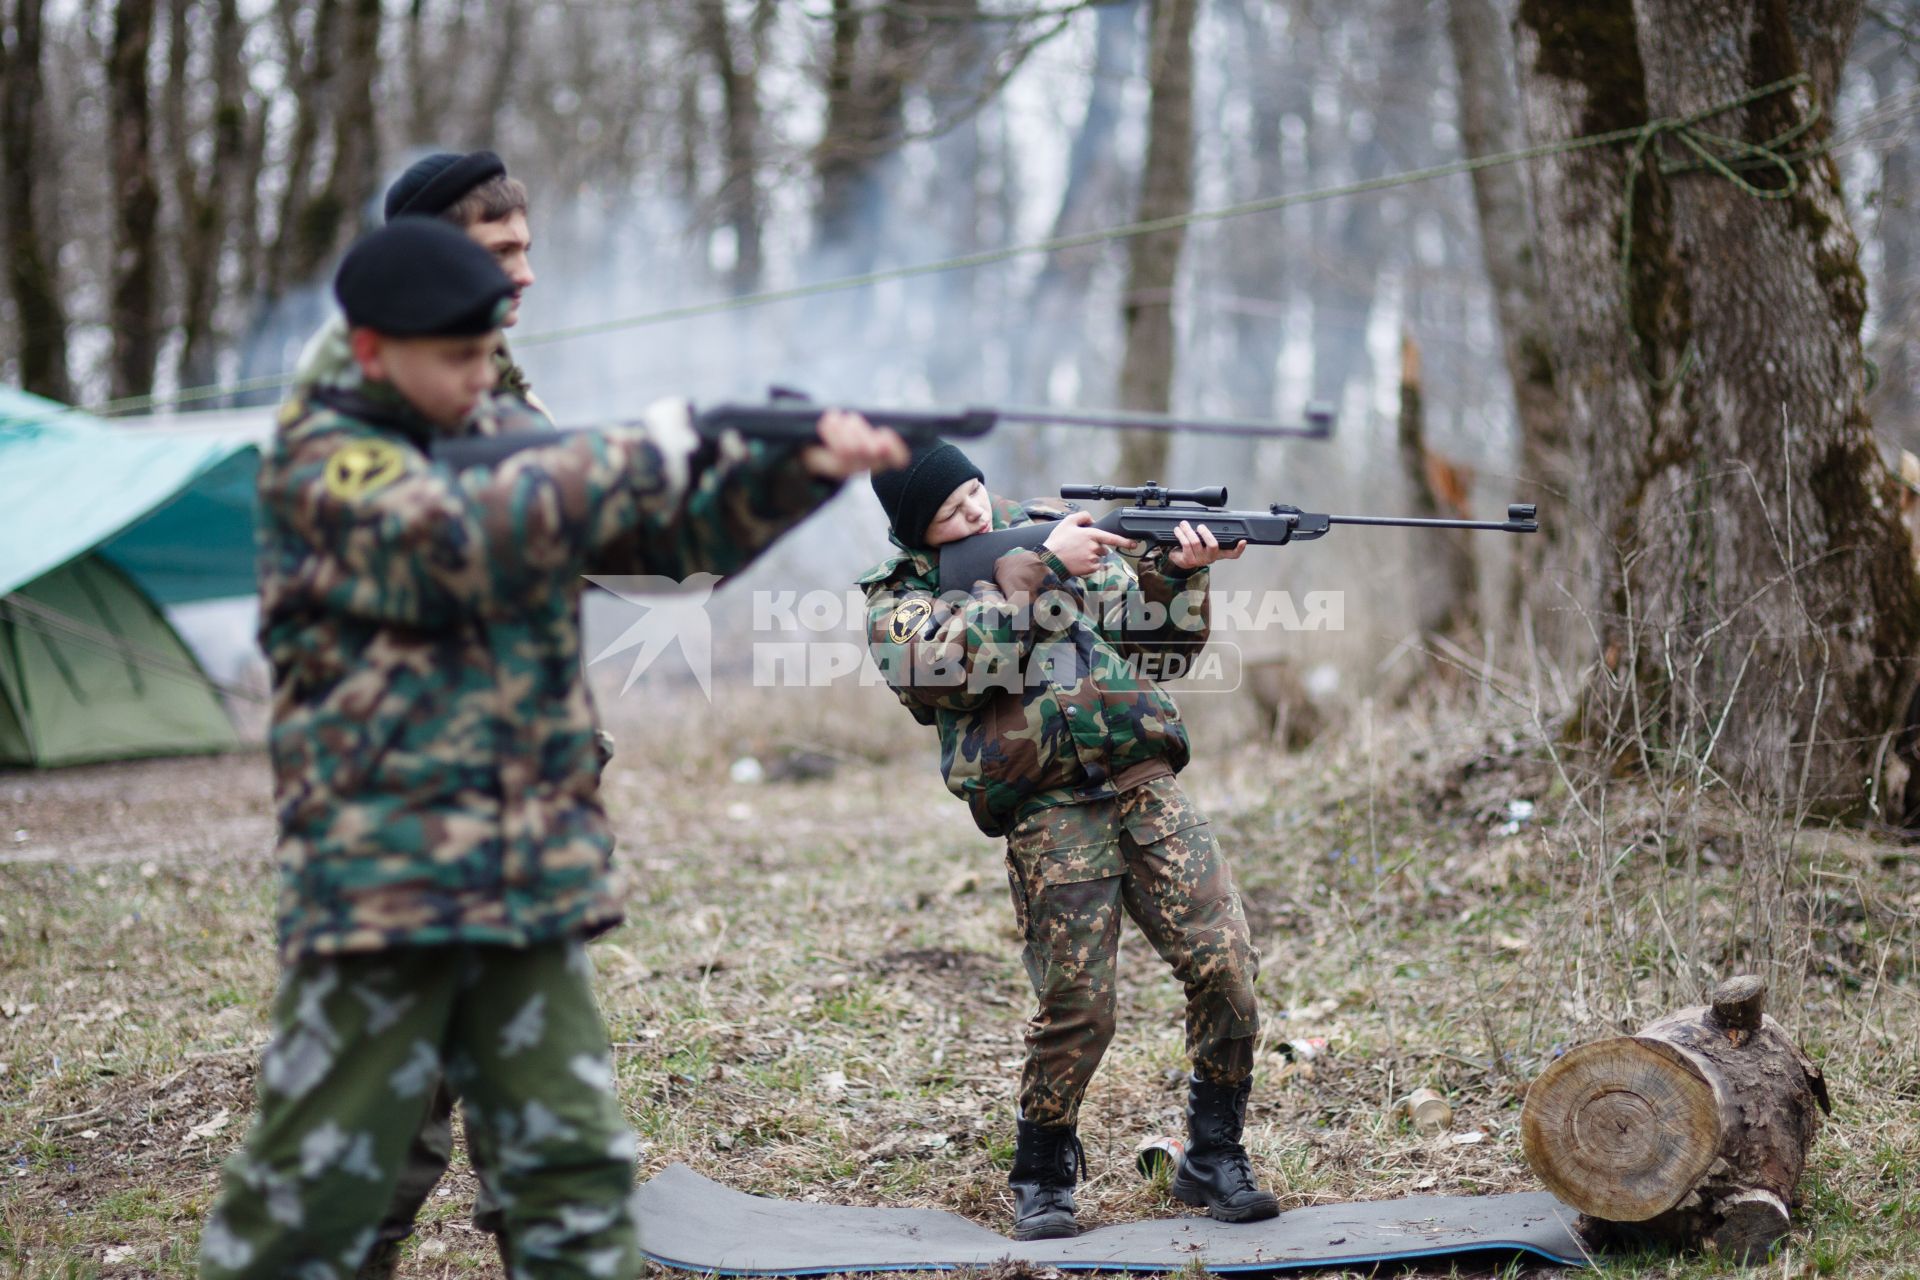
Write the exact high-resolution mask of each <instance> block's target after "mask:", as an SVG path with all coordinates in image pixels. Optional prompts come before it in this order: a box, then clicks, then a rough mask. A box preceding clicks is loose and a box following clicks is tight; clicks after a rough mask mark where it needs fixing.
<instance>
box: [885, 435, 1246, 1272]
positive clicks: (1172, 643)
mask: <svg viewBox="0 0 1920 1280" xmlns="http://www.w3.org/2000/svg"><path fill="white" fill-rule="evenodd" d="M873 487H874V491H875V493H876V494H877V495H878V496H879V498H880V500H881V505H882V506H884V507H885V508H886V510H887V516H888V520H889V522H890V524H891V526H892V533H893V540H894V542H895V543H896V545H898V546H899V548H900V551H899V554H897V555H895V556H893V557H892V558H891V559H889V560H887V561H886V562H885V563H883V564H881V565H880V566H878V567H877V568H875V569H874V570H873V571H871V572H870V573H868V574H867V575H866V576H865V577H863V578H861V579H860V584H861V585H862V586H863V587H864V588H865V589H866V593H867V632H868V643H869V646H870V648H871V651H872V653H873V656H874V660H875V662H876V663H877V664H878V666H879V667H880V670H881V671H882V673H883V674H884V675H885V676H886V678H887V682H888V684H889V685H890V686H891V687H892V688H893V690H894V692H895V694H896V695H897V696H898V697H899V699H900V701H901V702H902V703H903V704H905V706H906V707H907V709H908V710H909V711H911V712H912V713H913V716H914V718H915V719H916V720H918V721H920V723H922V724H925V725H929V726H932V727H933V728H935V729H937V730H938V732H939V735H940V761H941V769H942V771H943V772H944V773H945V775H946V780H947V786H948V788H949V789H950V790H951V791H953V793H954V794H955V795H957V796H959V797H960V798H962V799H964V800H965V801H966V802H967V804H968V807H969V808H970V809H971V810H972V814H973V819H974V822H975V823H976V824H977V825H978V826H979V828H980V829H981V830H982V831H984V832H986V833H987V834H988V835H991V836H1004V837H1006V840H1007V876H1008V881H1009V884H1010V886H1011V888H1012V892H1013V904H1014V911H1015V914H1016V917H1017V920H1018V923H1019V926H1020V929H1021V932H1022V934H1023V935H1024V937H1025V939H1026V946H1025V952H1024V956H1023V959H1024V962H1025V966H1026V970H1027V976H1028V978H1029V979H1030V980H1031V982H1032V983H1033V989H1034V995H1035V996H1036V997H1037V999H1038V1005H1039V1007H1038V1009H1037V1010H1036V1012H1035V1013H1034V1015H1033V1017H1032V1019H1031V1020H1030V1021H1029V1023H1028V1025H1027V1035H1026V1041H1027V1058H1026V1065H1025V1068H1024V1070H1023V1071H1022V1073H1021V1078H1020V1091H1019V1101H1020V1114H1019V1118H1018V1121H1017V1135H1018V1136H1017V1141H1016V1146H1015V1151H1014V1161H1013V1170H1012V1172H1011V1173H1010V1175H1009V1177H1008V1181H1009V1183H1010V1185H1011V1186H1012V1189H1013V1192H1014V1235H1015V1237H1016V1238H1017V1239H1022V1240H1031V1239H1045V1238H1050V1237H1057V1236H1070V1235H1073V1234H1075V1233H1076V1232H1077V1231H1078V1227H1077V1224H1076V1222H1075V1219H1074V1212H1075V1206H1074V1201H1073V1186H1074V1184H1075V1183H1076V1182H1077V1181H1078V1176H1079V1169H1080V1164H1081V1148H1080V1143H1079V1139H1078V1137H1077V1134H1076V1125H1077V1121H1078V1114H1079V1107H1080V1101H1081V1098H1082V1097H1083V1096H1084V1094H1085V1092H1086V1088H1087V1084H1088V1082H1089V1080H1090V1079H1091V1078H1092V1076H1093V1072H1094V1069H1095V1068H1096V1067H1097V1066H1098V1065H1099V1062H1100V1058H1101V1055H1102V1054H1103V1053H1105V1051H1106V1048H1107V1045H1108V1043H1109V1041H1111V1040H1112V1038H1113V1032H1114V996H1115V973H1114V965H1115V959H1116V956H1117V952H1118V947H1119V940H1120V915H1121V912H1122V911H1124V912H1125V913H1126V914H1127V915H1129V916H1131V917H1132V918H1133V920H1134V921H1135V922H1136V923H1137V924H1138V925H1139V926H1140V929H1141V931H1142V932H1143V933H1144V934H1145V935H1146V936H1147V939H1148V940H1149V941H1150V942H1151V943H1152V944H1153V946H1154V949H1155V950H1156V951H1158V952H1159V953H1160V955H1161V957H1162V958H1163V959H1164V960H1166V962H1167V963H1168V964H1169V965H1170V966H1171V967H1172V969H1173V972H1174V974H1175V976H1177V977H1178V978H1179V979H1180V980H1181V982H1182V983H1183V984H1184V986H1185V988H1186V994H1187V1048H1188V1052H1189V1053H1190V1055H1191V1057H1192V1060H1193V1075H1192V1076H1191V1078H1190V1083H1189V1098H1188V1104H1187V1122H1188V1128H1189V1134H1190V1139H1189V1143H1188V1150H1187V1156H1186V1159H1185V1160H1184V1161H1183V1162H1182V1164H1181V1166H1180V1169H1179V1171H1178V1172H1177V1174H1176V1176H1175V1178H1174V1182H1173V1193H1174V1194H1175V1195H1176V1196H1178V1197H1179V1198H1180V1199H1181V1200H1183V1201H1185V1202H1187V1203H1189V1204H1194V1205H1204V1206H1206V1208H1207V1209H1208V1211H1209V1212H1210V1213H1211V1214H1212V1215H1213V1216H1214V1217H1216V1218H1220V1219H1223V1220H1225V1221H1229V1222H1246V1221H1253V1220H1256V1219H1261V1218H1270V1217H1273V1216H1274V1215H1275V1214H1277V1213H1278V1212H1279V1205H1278V1202H1277V1201H1276V1200H1275V1199H1274V1197H1273V1196H1272V1195H1271V1194H1270V1193H1268V1192H1266V1191H1263V1190H1261V1189H1260V1188H1259V1187H1258V1185H1257V1184H1256V1183H1255V1181H1254V1178H1253V1172H1252V1167H1251V1165H1250V1163H1249V1161H1248V1158H1247V1153H1246V1148H1245V1147H1244V1146H1243V1145H1242V1144H1241V1140H1240V1139H1241V1133H1242V1128H1243V1125H1244V1120H1245V1114H1246V1104H1247V1097H1248V1094H1249V1092H1250V1090H1251V1087H1252V1073H1253V1045H1254V1035H1255V1033H1256V1031H1257V1028H1258V1022H1257V1010H1256V1007H1255V999H1254V990H1253V988H1254V981H1255V978H1256V977H1257V975H1258V970H1259V956H1258V953H1257V952H1256V951H1255V949H1254V947H1253V944H1252V941H1251V939H1250V937H1249V934H1248V930H1247V922H1246V916H1245V913H1244V912H1243V910H1242V908H1241V904H1240V898H1239V894H1238V892H1237V891H1236V890H1235V888H1234V885H1233V879H1232V875H1231V873H1230V872H1229V870H1228V867H1227V863H1226V860H1225V858H1224V857H1223V856H1222V855H1221V853H1220V851H1219V849H1218V848H1217V847H1216V845H1215V844H1214V840H1213V836H1212V833H1211V831H1210V830H1209V828H1208V826H1207V822H1206V819H1205V817H1204V816H1203V815H1202V814H1201V813H1200V811H1199V810H1198V808H1196V807H1195V805H1194V804H1193V802H1192V801H1191V800H1189V799H1188V798H1187V796H1186V794H1185V792H1184V791H1183V790H1182V789H1181V787H1180V784H1179V782H1178V780H1177V779H1176V777H1175V775H1176V774H1177V773H1178V772H1179V770H1180V769H1181V768H1182V767H1184V766H1185V765H1186V763H1187V757H1188V746H1187V735H1186V729H1185V727H1184V726H1183V725H1182V724H1181V722H1180V712H1179V708H1177V707H1176V706H1175V705H1174V703H1173V699H1172V698H1171V697H1169V696H1168V695H1167V693H1166V692H1165V691H1164V690H1162V689H1161V688H1160V687H1159V686H1158V685H1156V684H1155V683H1154V682H1153V680H1152V679H1150V678H1148V677H1147V676H1146V675H1145V674H1142V673H1141V672H1140V670H1139V669H1138V665H1137V664H1138V660H1139V659H1141V658H1142V657H1145V656H1148V655H1153V654H1158V653H1164V652H1166V651H1168V650H1173V649H1180V648H1186V649H1190V650H1194V651H1197V650H1198V649H1199V647H1200V646H1203V645H1204V644H1205V643H1206V639H1207V629H1208V623H1207V566H1208V565H1209V564H1211V563H1212V562H1213V561H1215V560H1218V559H1232V558H1236V557H1238V556H1239V555H1240V553H1241V552H1242V551H1244V550H1245V544H1241V545H1240V546H1238V547H1235V548H1233V549H1232V550H1227V549H1223V548H1221V547H1220V546H1219V545H1218V544H1217V543H1215V542H1214V540H1213V538H1212V535H1211V534H1210V533H1209V532H1208V531H1206V530H1205V529H1202V530H1201V531H1199V533H1196V532H1195V531H1194V530H1193V529H1192V527H1191V526H1189V525H1186V524H1184V523H1183V524H1182V525H1181V526H1180V528H1179V539H1180V546H1179V548H1178V549H1177V550H1175V551H1172V552H1171V553H1170V554H1167V553H1162V552H1160V551H1149V552H1147V553H1146V554H1145V555H1144V556H1142V557H1141V558H1140V562H1139V568H1138V570H1137V571H1136V570H1135V569H1133V568H1132V567H1130V566H1129V565H1128V563H1127V562H1126V561H1125V560H1124V559H1121V558H1119V557H1117V556H1111V555H1109V554H1108V553H1109V552H1110V551H1111V550H1112V549H1113V548H1114V547H1116V546H1125V545H1127V544H1126V543H1125V540H1123V539H1121V538H1120V537H1118V536H1117V535H1114V534H1110V533H1107V532H1105V531H1104V530H1101V529H1097V528H1093V527H1092V525H1091V519H1092V518H1091V517H1090V516H1089V515H1087V514H1086V513H1085V512H1074V513H1072V514H1070V515H1067V516H1066V518H1064V519H1060V520H1059V523H1058V524H1057V526H1056V527H1055V529H1054V530H1053V532H1052V533H1051V534H1050V535H1049V536H1048V538H1047V540H1046V543H1045V545H1044V546H1043V547H1042V548H1041V549H1040V550H1039V551H1015V552H1011V553H1009V554H1007V555H1005V556H1002V557H1001V558H1000V560H999V561H998V562H997V563H996V564H995V566H994V578H993V580H992V581H980V582H971V583H952V582H948V583H943V582H941V581H940V580H939V557H938V549H939V547H941V546H942V545H944V544H946V543H948V542H952V541H955V540H957V539H959V538H963V537H967V536H970V535H972V534H976V533H981V532H985V531H986V530H988V529H999V528H1007V527H1010V526H1013V525H1018V524H1024V523H1027V522H1029V521H1030V520H1034V519H1054V518H1058V517H1060V516H1061V515H1062V512H1061V511H1060V510H1059V509H1058V508H1047V507H1043V506H1041V505H1040V504H1032V505H1030V506H1028V507H1024V508H1023V507H1021V506H1020V505H1018V504H1015V503H1012V502H1008V501H1006V500H1004V499H1000V498H995V497H993V496H992V495H990V494H989V493H988V492H987V490H986V487H985V484H984V478H983V477H982V475H981V473H980V471H979V469H978V468H976V467H974V466H973V464H972V463H971V462H969V461H968V460H967V458H966V457H965V455H964V454H962V453H961V452H960V451H959V450H958V449H956V448H954V446H952V445H950V444H942V445H938V446H936V447H934V448H932V449H929V450H925V451H920V452H916V454H915V455H914V457H913V460H912V461H911V462H910V463H909V465H908V467H907V468H906V469H905V470H902V471H898V472H893V473H889V474H887V475H876V476H875V477H874V481H873Z"/></svg>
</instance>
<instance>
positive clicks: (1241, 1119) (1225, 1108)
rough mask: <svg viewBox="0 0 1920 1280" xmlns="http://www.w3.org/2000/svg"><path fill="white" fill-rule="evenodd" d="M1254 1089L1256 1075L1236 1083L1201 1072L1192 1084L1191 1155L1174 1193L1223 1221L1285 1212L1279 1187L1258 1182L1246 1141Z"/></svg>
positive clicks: (1189, 1109) (1182, 1166)
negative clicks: (1211, 1081)
mask: <svg viewBox="0 0 1920 1280" xmlns="http://www.w3.org/2000/svg"><path fill="white" fill-rule="evenodd" d="M1252 1092H1253V1082H1252V1081H1251V1080H1248V1081H1245V1082H1244V1083H1242V1084H1240V1085H1238V1086H1230V1085H1223V1084H1208V1083H1207V1082H1206V1081H1205V1080H1202V1079H1200V1078H1199V1077H1197V1076H1195V1077H1193V1078H1192V1079H1190V1080H1189V1081H1188V1084H1187V1155H1186V1158H1185V1159H1184V1160H1182V1161H1181V1162H1180V1167H1179V1169H1177V1170H1176V1171H1175V1172H1174V1175H1173V1184H1172V1187H1171V1188H1170V1189H1171V1190H1172V1192H1173V1198H1174V1199H1176V1200H1178V1201H1180V1202H1181V1203H1182V1204H1190V1205H1193V1206H1195V1207H1196V1208H1199V1207H1204V1208H1205V1209H1206V1211H1207V1212H1208V1213H1209V1214H1211V1215H1213V1216H1214V1217H1215V1218H1218V1219H1219V1220H1220V1221H1222V1222H1258V1221H1260V1220H1261V1219H1262V1218H1272V1217H1277V1216H1278V1215H1279V1213H1280V1202H1279V1201H1278V1200H1276V1199H1274V1198H1273V1193H1272V1192H1271V1191H1262V1190H1261V1189H1260V1188H1259V1187H1258V1186H1256V1185H1254V1181H1253V1165H1252V1163H1251V1162H1249V1161H1248V1159H1247V1149H1246V1148H1245V1147H1243V1146H1241V1145H1240V1131H1241V1129H1242V1128H1243V1127H1244V1126H1245V1125H1246V1120H1247V1095H1248V1094H1250V1093H1252Z"/></svg>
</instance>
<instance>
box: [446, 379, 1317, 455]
mask: <svg viewBox="0 0 1920 1280" xmlns="http://www.w3.org/2000/svg"><path fill="white" fill-rule="evenodd" d="M825 407H826V406H823V405H819V404H815V403H814V402H813V401H811V400H809V399H808V398H807V397H806V396H804V395H801V394H799V393H798V392H794V391H789V390H787V389H785V388H782V387H775V388H773V391H772V394H771V396H770V397H769V399H768V401H767V403H765V404H721V405H715V406H713V407H712V408H708V409H693V410H692V412H691V426H692V428H693V431H694V432H695V434H696V435H698V436H699V437H700V438H701V439H702V440H715V439H718V438H719V437H720V436H721V435H723V434H725V433H726V432H728V431H733V432H737V433H738V434H739V435H740V436H742V437H744V438H745V439H748V440H768V441H774V442H779V443H787V444H811V443H813V442H814V441H815V440H817V439H818V435H817V433H816V430H815V426H816V424H817V423H818V422H819V421H820V413H821V410H822V409H823V408H825ZM844 407H846V408H850V409H854V411H855V412H857V413H860V414H863V415H864V416H865V417H866V419H867V421H869V422H871V423H872V424H873V425H874V426H876V427H892V428H893V429H894V430H895V431H897V432H899V433H900V435H901V436H902V437H903V438H905V440H906V442H907V443H908V445H910V446H914V445H921V444H930V443H932V442H933V441H934V440H936V439H940V438H945V437H957V438H961V439H966V438H969V437H974V436H984V435H986V434H987V433H988V432H989V431H992V430H993V429H994V428H995V427H996V426H998V425H999V424H1001V423H1003V422H1034V423H1057V424H1059V425H1062V426H1079V427H1103V428H1108V429H1113V430H1132V431H1178V432H1193V433H1194V434H1196V435H1215V436H1248V437H1253V438H1256V439H1259V438H1268V439H1286V438H1292V439H1305V440H1324V439H1326V438H1327V437H1328V436H1330V435H1332V434H1333V409H1332V407H1331V406H1329V405H1325V404H1321V403H1318V402H1316V403H1313V404H1310V405H1308V406H1307V414H1306V416H1307V425H1305V426H1303V427H1302V426H1290V425H1287V424H1284V423H1278V422H1259V421H1254V420H1250V419H1245V418H1185V417H1174V416H1171V415H1168V414H1161V413H1123V412H1119V411H1108V410H1100V411H1095V412H1083V411H1079V410H1072V409H1046V408H1027V407H1020V406H1005V407H996V406H970V407H968V408H963V409H867V408H855V406H851V405H849V406H844ZM617 425H621V426H641V425H644V424H642V423H638V422H634V423H620V424H617ZM568 430H591V428H557V429H546V430H538V431H511V432H505V433H502V434H500V435H492V436H454V437H449V438H446V439H440V440H435V441H434V442H433V445H432V453H433V459H434V461H435V462H442V463H445V464H446V465H448V466H450V467H452V468H454V469H455V470H460V469H463V468H466V467H482V466H492V465H494V464H496V463H499V462H502V461H504V460H506V459H507V458H509V457H512V456H513V455H514V454H516V453H518V452H520V451H521V450H523V449H538V448H541V447H542V446H545V445H551V444H557V443H559V442H560V441H561V440H563V439H565V438H566V434H567V431H568Z"/></svg>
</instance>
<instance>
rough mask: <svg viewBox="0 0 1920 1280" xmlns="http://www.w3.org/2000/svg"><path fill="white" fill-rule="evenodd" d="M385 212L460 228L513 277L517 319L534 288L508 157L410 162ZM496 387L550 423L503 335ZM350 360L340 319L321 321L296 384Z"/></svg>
mask: <svg viewBox="0 0 1920 1280" xmlns="http://www.w3.org/2000/svg"><path fill="white" fill-rule="evenodd" d="M385 207H386V217H387V220H388V221H389V222H391V221H393V220H394V219H395V218H408V217H421V218H438V219H440V220H441V221H444V222H446V223H448V224H450V225H452V226H454V227H457V228H458V229H459V230H461V231H463V232H465V233H466V235H467V238H468V239H470V240H472V241H473V242H474V243H475V244H477V245H479V246H480V247H481V248H482V249H485V250H486V251H487V252H488V253H489V254H491V255H492V256H493V259H494V261H495V263H496V264H497V265H498V266H499V268H500V269H501V270H502V271H503V272H505V273H506V275H507V278H508V279H509V280H510V281H512V282H513V292H512V294H511V296H510V300H509V301H510V305H509V306H508V308H507V313H506V316H505V318H504V319H503V320H502V321H501V327H502V328H509V329H510V328H512V327H513V326H514V325H516V324H518V323H519V322H520V303H521V299H522V298H523V297H524V296H525V294H526V291H527V290H528V289H529V288H531V287H532V286H533V283H534V281H535V280H536V279H537V277H536V276H535V275H534V272H533V266H532V263H531V262H530V260H529V255H530V254H531V252H532V249H533V232H532V230H531V228H530V227H529V226H528V224H527V217H528V198H527V188H526V186H525V184H523V183H522V182H521V181H520V180H519V179H518V178H515V177H513V176H512V175H510V174H509V173H508V172H507V166H506V162H505V161H503V160H502V159H501V158H500V157H499V156H497V155H495V154H494V153H493V152H491V151H470V152H468V153H467V154H465V155H457V154H455V153H453V152H449V151H439V152H435V153H434V154H432V155H429V156H426V157H424V158H422V159H420V160H416V161H415V162H414V163H413V164H412V165H410V166H409V167H408V168H407V170H406V172H404V173H402V174H401V175H400V176H399V177H398V178H396V179H395V180H394V183H393V185H392V186H391V187H389V188H387V196H386V206H385ZM494 372H495V373H496V374H497V375H498V378H499V390H500V392H501V393H502V394H504V395H510V396H513V397H515V398H516V399H519V400H521V401H523V402H525V404H526V406H527V408H528V409H529V410H530V411H531V412H533V413H534V414H537V415H538V416H540V417H542V418H547V419H549V421H551V415H549V414H548V413H547V409H546V406H545V405H543V404H541V403H540V401H539V399H538V398H537V397H536V396H535V395H534V394H533V384H532V383H531V382H530V381H529V380H528V378H527V375H526V373H525V371H524V370H522V369H521V368H520V366H519V365H518V364H516V363H515V362H514V360H513V358H512V356H511V354H510V353H509V352H508V350H507V344H506V342H505V340H504V339H502V341H501V342H500V344H499V348H498V350H497V352H496V353H495V355H494ZM352 377H353V373H352V361H351V360H349V358H348V353H347V348H346V327H345V326H344V325H343V324H342V323H341V322H340V320H339V319H338V318H335V319H333V320H330V321H328V322H327V324H325V325H324V326H322V327H321V329H320V332H318V333H317V334H315V335H314V336H313V338H312V339H311V340H310V341H309V342H308V343H307V345H306V348H305V349H304V350H303V351H302V352H301V353H300V359H299V361H298V362H297V364H296V366H295V371H294V386H295V387H296V388H304V387H313V386H318V385H322V384H324V383H326V382H328V381H339V380H346V381H349V382H350V381H352Z"/></svg>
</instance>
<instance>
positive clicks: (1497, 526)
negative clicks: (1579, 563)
mask: <svg viewBox="0 0 1920 1280" xmlns="http://www.w3.org/2000/svg"><path fill="white" fill-rule="evenodd" d="M1327 523H1328V524H1383V525H1392V526H1394V527H1396V528H1402V529H1492V530H1495V531H1496V532H1504V533H1532V532H1534V531H1535V530H1534V528H1532V527H1529V526H1527V525H1523V524H1521V523H1520V522H1518V521H1511V520H1507V521H1502V520H1430V519H1422V518H1418V517H1414V516H1328V517H1327Z"/></svg>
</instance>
